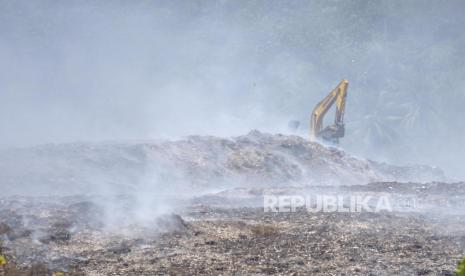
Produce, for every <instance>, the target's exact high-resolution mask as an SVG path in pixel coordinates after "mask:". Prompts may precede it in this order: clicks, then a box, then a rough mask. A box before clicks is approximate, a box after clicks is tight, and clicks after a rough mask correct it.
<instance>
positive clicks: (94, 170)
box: [0, 131, 445, 195]
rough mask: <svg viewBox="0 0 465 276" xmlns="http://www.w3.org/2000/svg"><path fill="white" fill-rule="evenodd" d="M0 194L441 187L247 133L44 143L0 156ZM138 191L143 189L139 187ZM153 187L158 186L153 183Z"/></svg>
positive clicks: (433, 174)
mask: <svg viewBox="0 0 465 276" xmlns="http://www.w3.org/2000/svg"><path fill="white" fill-rule="evenodd" d="M0 179H1V180H2V182H1V185H2V187H8V189H3V191H2V193H3V194H21V195H24V193H29V194H31V195H51V194H58V195H63V194H66V195H73V194H83V193H90V194H95V193H99V192H102V191H103V192H107V191H108V190H109V189H111V190H115V191H117V190H118V189H119V190H120V191H121V192H124V191H125V189H128V188H132V187H134V186H137V185H138V184H140V183H147V182H152V183H151V184H150V185H159V184H157V183H170V185H176V186H181V187H183V188H187V187H191V188H194V189H199V188H219V187H228V188H230V187H238V186H255V187H257V186H286V185H318V186H321V185H353V184H366V183H370V182H376V181H410V182H428V181H444V180H445V176H444V173H443V172H442V171H441V170H440V169H438V168H434V167H429V166H410V167H400V166H393V165H388V164H384V163H378V162H375V161H370V160H364V159H360V158H355V157H353V156H351V155H350V154H348V153H346V152H344V151H343V150H341V149H338V148H335V147H330V146H325V145H322V144H319V143H314V142H309V141H308V140H306V139H304V138H302V137H299V136H287V135H281V134H273V135H272V134H265V133H261V132H259V131H251V132H250V133H248V134H247V135H244V136H239V137H233V138H218V137H213V136H189V137H187V138H185V139H183V140H178V141H153V142H124V143H116V142H107V143H71V144H50V145H43V146H37V147H32V148H20V149H9V150H3V151H0ZM144 185H145V184H144ZM160 185H161V184H160Z"/></svg>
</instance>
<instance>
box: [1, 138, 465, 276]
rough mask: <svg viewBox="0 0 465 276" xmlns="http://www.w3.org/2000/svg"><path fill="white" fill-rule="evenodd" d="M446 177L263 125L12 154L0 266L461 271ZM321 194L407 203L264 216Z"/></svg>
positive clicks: (6, 162) (41, 270) (463, 241)
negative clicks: (287, 200) (281, 200)
mask: <svg viewBox="0 0 465 276" xmlns="http://www.w3.org/2000/svg"><path fill="white" fill-rule="evenodd" d="M444 180H445V176H444V174H443V172H442V171H441V170H440V169H438V168H433V167H429V166H409V167H401V166H393V165H389V164H384V163H378V162H374V161H370V160H364V159H359V158H355V157H353V156H351V155H349V154H347V153H346V152H344V151H342V150H340V149H337V148H334V147H328V146H324V145H321V144H318V143H313V142H309V141H307V140H305V139H303V138H301V137H298V136H286V135H280V134H275V135H272V134H265V133H261V132H258V131H252V132H250V133H249V134H247V135H244V136H239V137H234V138H218V137H212V136H190V137H187V138H185V139H182V140H178V141H151V142H124V143H123V142H118V143H115V142H112V143H110V142H106V143H73V144H52V145H43V146H37V147H33V148H23V149H9V150H4V151H2V152H0V181H1V182H0V185H1V186H0V187H1V194H0V257H2V258H4V260H7V264H1V263H0V275H2V273H5V272H6V275H52V273H55V275H60V273H62V272H65V273H66V275H166V274H171V275H192V274H205V275H218V274H224V275H231V274H237V275H240V274H247V275H269V274H276V275H307V274H308V273H311V274H312V275H335V274H360V275H370V274H371V275H413V274H420V275H428V274H429V275H441V274H442V275H451V273H452V271H453V270H454V268H455V265H456V264H457V262H458V261H459V260H460V259H461V258H463V256H465V228H464V226H463V221H464V220H465V212H464V211H463V210H464V202H465V183H463V182H457V183H445V182H432V181H444ZM401 181H403V182H402V183H401ZM406 181H408V182H406ZM426 182H427V183H426ZM315 194H323V195H333V196H340V195H357V196H380V195H383V196H384V195H387V196H389V198H390V199H391V200H392V203H399V204H397V205H394V206H393V208H392V210H391V211H383V212H367V211H363V212H356V213H350V212H349V213H338V212H334V213H327V212H316V213H314V212H308V211H306V210H305V208H300V209H298V210H297V211H296V212H284V213H279V212H278V213H274V212H265V211H264V201H263V200H264V196H265V195H275V196H279V195H299V196H304V195H315ZM405 203H408V204H407V205H406V204H405ZM411 203H414V204H413V205H412V204H411Z"/></svg>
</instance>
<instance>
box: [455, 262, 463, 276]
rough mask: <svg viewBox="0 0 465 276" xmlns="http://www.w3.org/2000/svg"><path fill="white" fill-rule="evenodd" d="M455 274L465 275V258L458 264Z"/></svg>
mask: <svg viewBox="0 0 465 276" xmlns="http://www.w3.org/2000/svg"><path fill="white" fill-rule="evenodd" d="M455 276H465V258H464V259H463V260H462V261H461V262H460V263H459V265H458V266H457V270H455Z"/></svg>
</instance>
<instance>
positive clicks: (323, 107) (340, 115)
mask: <svg viewBox="0 0 465 276" xmlns="http://www.w3.org/2000/svg"><path fill="white" fill-rule="evenodd" d="M348 86H349V82H348V81H347V80H342V81H341V82H340V83H339V85H338V86H337V87H336V88H334V89H333V90H332V91H331V92H330V93H329V94H328V96H326V97H325V98H324V99H323V100H322V101H321V102H319V103H318V104H317V105H316V106H315V108H314V109H313V112H312V117H311V121H310V140H312V141H315V140H318V139H321V138H322V139H323V140H326V141H330V142H332V143H336V144H337V143H338V142H339V138H341V137H344V132H345V131H344V111H345V105H346V97H347V87H348ZM334 103H336V116H335V117H334V124H333V125H330V126H327V127H326V128H324V129H323V118H324V116H325V115H326V113H327V112H328V110H329V109H330V108H331V106H332V105H333V104H334Z"/></svg>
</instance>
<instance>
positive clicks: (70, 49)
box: [0, 0, 465, 179]
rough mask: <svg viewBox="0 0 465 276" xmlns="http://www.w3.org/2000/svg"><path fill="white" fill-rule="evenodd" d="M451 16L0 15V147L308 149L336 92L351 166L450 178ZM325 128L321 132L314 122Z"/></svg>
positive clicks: (209, 5) (386, 12) (1, 7)
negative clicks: (286, 145) (238, 142)
mask: <svg viewBox="0 0 465 276" xmlns="http://www.w3.org/2000/svg"><path fill="white" fill-rule="evenodd" d="M464 10H465V2H463V1H458V0H457V1H420V0H417V1H387V0H386V1H232V0H231V1H225V0H223V1H196V0H195V1H194V0H193V1H106V2H104V1H6V0H0V146H1V147H2V148H8V147H18V146H20V147H24V146H31V145H36V144H43V143H62V142H74V141H101V140H126V139H154V138H168V139H174V138H178V137H180V136H184V135H190V134H209V135H218V136H230V135H241V134H245V133H247V132H248V131H250V130H251V129H259V130H262V131H268V132H273V133H274V132H284V133H286V132H288V131H289V130H288V129H287V123H288V121H289V120H294V119H297V120H300V121H301V122H302V124H301V125H302V129H300V130H299V131H298V133H297V134H299V135H307V129H306V128H308V126H307V124H308V119H309V114H310V112H311V110H312V109H313V107H314V105H315V104H316V103H317V102H318V101H319V100H321V99H322V98H323V97H324V96H325V95H326V94H327V93H328V92H329V91H330V90H331V89H332V88H334V87H335V86H336V85H337V83H338V82H339V81H340V80H341V79H343V78H346V79H348V80H349V81H350V86H349V98H348V103H347V111H346V121H347V126H346V128H347V137H345V138H344V139H343V141H342V144H341V145H340V146H341V147H342V148H344V149H346V150H347V151H349V152H351V153H354V154H356V155H359V156H362V157H367V158H372V159H375V160H384V161H388V162H391V163H396V164H407V163H421V164H429V165H438V166H440V167H441V168H443V169H444V170H445V171H446V172H447V173H448V174H449V175H450V176H453V177H457V178H462V179H463V178H464V177H465V172H463V164H464V162H465V149H464V143H463V141H464V139H465V124H464V123H463V117H464V115H465V113H464V112H465V111H464V109H463V107H464V106H465V86H464V80H463V76H464V75H465V18H464V17H463V11H464ZM327 121H329V119H328V120H327Z"/></svg>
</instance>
